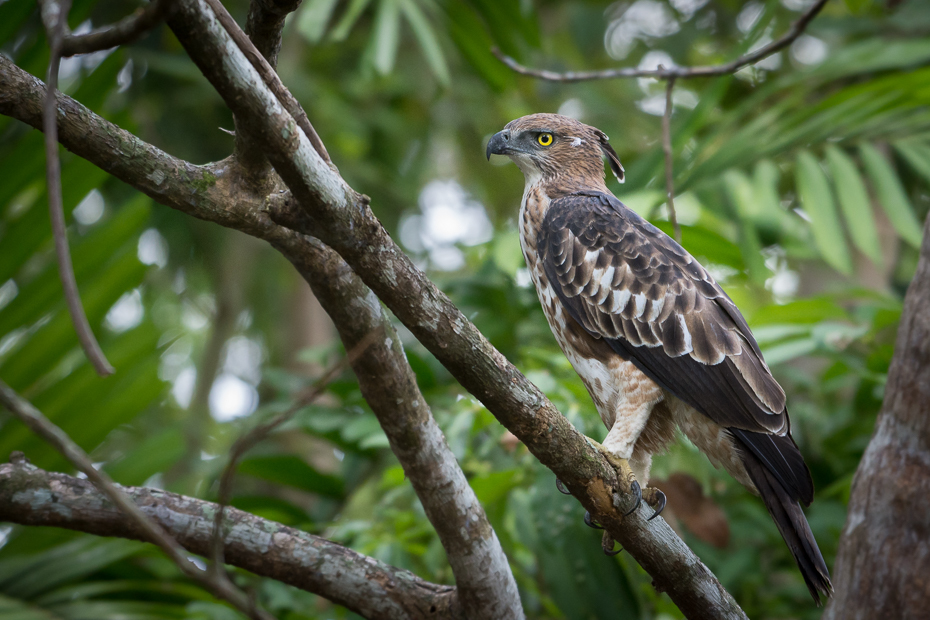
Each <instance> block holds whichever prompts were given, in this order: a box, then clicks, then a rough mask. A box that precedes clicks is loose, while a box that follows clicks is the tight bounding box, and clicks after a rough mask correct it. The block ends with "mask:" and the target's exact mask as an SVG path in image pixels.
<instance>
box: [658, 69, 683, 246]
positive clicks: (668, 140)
mask: <svg viewBox="0 0 930 620" xmlns="http://www.w3.org/2000/svg"><path fill="white" fill-rule="evenodd" d="M674 90H675V78H674V77H670V78H668V80H667V84H666V85H665V113H664V114H663V115H662V151H663V152H664V153H665V195H666V199H667V201H668V219H669V220H670V221H671V222H672V228H673V229H674V231H675V241H677V242H678V243H681V226H679V225H678V215H677V214H676V213H675V168H674V159H673V156H672V108H673V107H674V106H673V102H672V92H673V91H674Z"/></svg>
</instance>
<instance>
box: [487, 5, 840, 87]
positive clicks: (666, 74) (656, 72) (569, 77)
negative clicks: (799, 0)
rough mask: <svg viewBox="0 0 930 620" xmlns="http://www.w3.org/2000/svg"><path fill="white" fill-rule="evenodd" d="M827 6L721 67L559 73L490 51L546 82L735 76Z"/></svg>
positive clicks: (788, 41)
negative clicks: (766, 42) (766, 43)
mask: <svg viewBox="0 0 930 620" xmlns="http://www.w3.org/2000/svg"><path fill="white" fill-rule="evenodd" d="M826 3H827V0H816V2H814V4H812V5H811V6H810V8H808V9H807V10H806V11H805V12H804V13H803V14H802V15H801V17H799V18H798V19H797V20H796V21H795V22H794V23H793V24H791V28H789V29H788V32H786V33H785V34H784V35H782V36H781V37H780V38H778V39H776V40H774V41H772V42H771V43H769V44H768V45H764V46H762V47H760V48H759V49H757V50H756V51H754V52H751V53H749V54H745V55H743V56H740V57H739V58H737V59H736V60H732V61H730V62H727V63H724V64H722V65H711V66H705V67H669V68H665V67H659V68H656V69H636V68H626V67H625V68H622V69H603V70H601V71H566V72H565V73H558V72H556V71H547V70H545V69H533V68H530V67H526V66H524V65H521V64H520V63H518V62H517V61H516V60H514V59H513V58H511V57H510V56H507V55H506V54H504V53H503V52H501V51H500V50H499V49H497V48H493V49H492V50H491V51H493V52H494V55H495V56H497V58H498V59H499V60H500V61H501V62H503V63H504V64H505V65H507V66H508V67H510V68H511V69H513V70H514V71H516V72H517V73H519V74H520V75H526V76H529V77H535V78H539V79H541V80H549V81H551V82H584V81H587V80H611V79H614V78H640V77H651V78H658V79H668V78H680V79H688V78H697V77H714V76H718V75H729V74H731V73H736V72H737V71H739V70H740V69H742V68H743V67H747V66H749V65H753V64H755V63H757V62H759V61H760V60H765V59H766V58H768V57H769V56H771V55H772V54H775V53H778V52H780V51H781V50H783V49H785V48H786V47H788V46H789V45H791V44H792V43H794V41H795V39H797V38H798V37H799V36H801V34H802V33H803V32H804V30H806V29H807V25H808V24H810V23H811V21H812V20H813V19H814V18H815V17H816V16H817V14H818V13H820V10H821V9H822V8H823V7H824V5H825V4H826Z"/></svg>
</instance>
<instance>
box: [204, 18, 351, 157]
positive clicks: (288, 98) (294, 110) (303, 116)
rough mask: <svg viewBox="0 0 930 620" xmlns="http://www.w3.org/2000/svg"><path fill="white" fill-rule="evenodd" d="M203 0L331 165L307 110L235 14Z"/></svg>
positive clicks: (320, 154)
mask: <svg viewBox="0 0 930 620" xmlns="http://www.w3.org/2000/svg"><path fill="white" fill-rule="evenodd" d="M204 1H205V2H206V3H207V4H208V5H209V6H210V8H211V9H212V11H213V13H214V14H215V15H216V18H217V19H218V20H219V22H220V24H222V25H223V28H224V29H225V30H226V32H227V33H228V34H229V36H230V37H231V38H232V40H233V41H235V43H236V45H237V46H238V47H239V50H240V51H241V52H242V53H243V54H244V55H245V57H246V58H248V59H249V62H250V63H251V64H252V67H254V68H255V70H256V71H257V72H258V74H259V75H260V76H261V78H262V81H263V82H264V84H265V86H266V87H267V88H268V89H270V90H271V92H272V93H274V96H275V97H277V99H278V101H279V102H280V104H281V105H282V106H284V109H286V110H287V112H288V114H290V115H291V117H292V118H293V119H294V120H295V121H296V122H297V126H298V127H300V129H301V131H303V132H304V135H305V136H307V139H308V140H310V144H312V145H313V148H314V149H316V152H317V153H318V154H319V156H320V157H322V158H323V161H325V162H326V163H327V164H330V165H331V166H332V160H331V159H330V157H329V153H327V152H326V147H325V146H324V145H323V141H322V140H320V136H319V135H317V133H316V129H314V128H313V125H311V124H310V119H309V118H307V113H306V112H305V111H304V109H303V106H301V105H300V102H299V101H297V99H295V98H294V95H292V94H291V91H289V90H288V89H287V88H285V87H284V84H283V83H282V82H281V78H280V77H278V74H277V72H276V71H275V70H274V68H273V67H272V66H271V64H269V62H268V61H267V60H265V57H264V56H262V54H261V52H259V51H258V49H256V48H255V45H253V44H252V41H250V40H249V37H248V36H246V34H245V33H244V32H243V31H242V29H241V28H239V24H237V23H236V20H234V19H233V18H232V15H230V14H229V12H228V11H227V10H226V7H224V6H223V3H222V2H220V0H204ZM237 138H238V134H237Z"/></svg>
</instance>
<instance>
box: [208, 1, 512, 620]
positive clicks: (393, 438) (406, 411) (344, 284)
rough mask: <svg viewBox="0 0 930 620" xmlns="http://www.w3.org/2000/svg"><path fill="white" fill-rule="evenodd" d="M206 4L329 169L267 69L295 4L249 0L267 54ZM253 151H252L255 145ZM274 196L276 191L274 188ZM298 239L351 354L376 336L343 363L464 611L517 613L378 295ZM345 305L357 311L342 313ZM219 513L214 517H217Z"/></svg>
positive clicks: (300, 259) (484, 522)
mask: <svg viewBox="0 0 930 620" xmlns="http://www.w3.org/2000/svg"><path fill="white" fill-rule="evenodd" d="M207 2H208V4H209V5H210V7H211V8H212V9H213V11H214V13H216V15H217V16H218V17H219V20H220V23H221V24H222V25H223V27H224V28H225V29H226V31H227V33H228V34H229V35H230V36H231V37H232V38H233V40H234V41H235V42H236V44H237V45H238V47H239V49H240V50H241V51H242V52H243V54H245V56H246V57H247V58H248V59H249V61H250V62H251V63H252V66H253V67H254V68H255V69H256V71H258V72H259V74H260V75H261V76H262V78H263V80H264V82H265V85H266V86H267V87H268V88H270V89H271V90H272V92H274V93H275V96H276V97H277V99H278V101H279V102H280V103H281V104H282V105H283V106H284V107H285V109H287V110H288V112H289V113H290V114H291V116H292V117H293V118H294V119H296V120H297V124H298V125H299V126H300V128H301V130H302V131H303V132H304V135H305V136H306V137H307V138H308V139H309V140H310V142H311V144H313V147H314V149H315V150H316V152H317V154H319V156H320V157H321V158H323V160H324V161H326V162H327V163H328V164H330V165H331V164H332V162H331V160H330V158H329V154H328V153H327V152H326V147H325V146H324V145H323V142H322V141H321V140H320V138H319V136H318V135H317V133H316V131H315V130H314V128H313V126H312V125H311V124H310V121H309V119H308V118H307V116H306V113H305V112H304V110H303V108H302V107H301V106H300V104H299V103H298V102H297V101H296V99H294V97H293V96H292V95H291V93H290V91H288V90H287V89H286V88H284V86H283V84H282V83H281V81H280V79H279V78H278V76H277V73H275V71H274V67H273V65H274V63H275V60H276V54H277V48H278V47H280V28H283V25H284V23H283V20H280V19H278V18H277V17H276V16H275V15H274V14H272V13H271V11H272V10H276V11H286V10H287V9H289V8H290V7H291V6H293V8H296V5H292V4H291V3H290V2H288V3H282V4H280V5H278V6H275V7H274V8H273V9H272V8H270V7H269V6H267V5H266V4H263V3H262V2H261V0H253V2H252V3H251V7H250V11H249V24H248V26H247V27H248V28H251V29H254V30H256V31H258V33H259V40H258V43H259V44H261V45H262V46H263V47H266V48H268V47H269V46H271V45H272V44H273V42H274V41H277V43H276V44H275V45H276V47H275V48H274V50H273V54H271V51H272V50H270V49H266V50H264V51H259V49H258V48H257V47H256V46H255V45H253V42H252V41H250V40H249V38H247V37H246V36H245V34H244V33H243V32H242V30H240V29H239V26H238V25H237V24H236V23H235V21H234V20H233V19H232V17H231V16H230V15H229V14H228V13H227V12H226V10H225V8H224V7H223V5H222V4H221V3H220V2H219V0H207ZM275 27H277V28H278V31H277V33H275V32H274V28H275ZM252 146H254V145H253V144H251V140H250V138H249V136H248V134H246V133H243V134H242V135H237V149H238V150H239V151H240V152H241V149H242V148H243V147H244V148H251V147H252ZM256 151H257V152H261V150H260V149H256ZM333 169H334V170H335V167H334V166H333ZM274 196H279V197H280V196H281V194H275V195H274ZM300 242H301V243H300V244H301V245H306V244H308V243H309V244H311V245H312V247H313V248H315V249H316V250H317V254H318V256H317V257H316V258H315V260H313V261H307V260H306V252H300V251H297V252H289V251H288V249H287V247H284V246H279V248H278V249H279V250H281V251H282V253H284V254H285V256H288V257H289V258H291V260H292V262H294V265H295V266H296V267H297V269H298V271H300V272H301V274H303V275H304V277H305V279H306V280H307V282H308V283H309V284H310V286H311V288H312V289H313V292H314V295H315V296H316V297H317V299H319V300H320V301H321V304H322V305H323V307H324V308H325V310H326V311H327V313H328V314H329V315H330V317H331V318H332V320H333V322H334V324H335V325H336V328H337V330H338V331H339V335H340V338H341V339H342V342H343V344H344V345H345V347H346V349H347V350H349V351H357V350H358V348H359V347H363V346H364V348H365V349H366V351H367V350H368V349H369V346H370V345H371V344H372V343H371V342H370V340H371V338H372V335H373V334H377V335H379V336H381V341H380V342H378V343H377V344H376V345H375V346H373V347H371V352H370V354H366V355H365V356H362V357H358V356H355V355H353V354H350V358H352V359H350V360H349V361H350V362H351V363H352V368H353V370H354V371H355V374H356V376H357V377H358V378H359V386H360V388H361V391H362V394H363V396H364V397H365V400H366V401H367V402H368V403H369V405H370V406H371V408H372V411H373V412H374V413H375V415H376V416H377V418H378V421H379V423H380V425H381V427H382V429H383V430H384V431H385V434H386V435H387V437H388V441H389V442H390V445H391V449H392V450H393V452H394V455H395V456H396V457H397V459H398V461H400V463H401V465H402V466H403V468H404V472H405V474H406V476H407V478H408V479H409V480H410V482H411V484H412V486H413V488H414V490H415V491H416V493H417V497H419V498H420V501H421V503H422V505H423V507H424V510H425V512H426V515H427V518H429V520H430V523H432V525H433V527H434V529H435V530H436V533H437V534H438V536H439V539H440V541H441V542H442V545H443V548H444V549H445V550H446V555H447V558H448V560H449V564H450V566H451V567H452V572H453V574H454V575H455V582H456V584H457V585H458V592H459V600H460V601H461V605H462V609H463V610H464V612H465V614H466V616H468V617H469V618H495V619H497V618H500V619H510V618H513V619H519V618H523V609H522V606H521V603H520V594H519V592H518V590H517V584H516V581H515V580H514V578H513V573H512V571H511V570H510V566H509V564H508V562H507V558H506V556H505V555H504V551H503V549H502V548H501V545H500V541H499V540H498V538H497V534H496V533H495V532H494V529H493V528H492V527H491V524H490V523H489V522H488V519H487V515H485V513H484V509H483V508H482V507H481V504H480V503H479V502H478V498H477V497H476V496H475V494H474V492H473V491H472V489H471V487H470V486H469V485H468V481H467V480H466V478H465V474H464V473H463V472H462V470H461V468H460V467H459V465H458V462H457V461H456V459H455V456H454V455H453V454H452V451H451V450H450V449H449V447H448V445H447V444H446V441H445V437H444V436H443V434H442V431H441V430H440V429H439V426H438V425H437V424H436V421H435V419H434V418H433V416H432V414H431V412H430V410H429V407H428V405H427V404H426V400H425V399H424V398H423V395H422V394H421V393H420V390H419V388H418V387H417V384H416V377H415V375H414V374H413V370H412V369H411V368H410V365H409V364H408V363H407V358H406V355H405V354H404V351H403V346H402V344H401V342H400V339H399V338H398V336H397V333H396V332H395V330H394V327H393V325H392V324H391V321H390V319H389V318H388V317H387V316H386V315H385V314H384V313H383V312H382V309H381V305H380V303H378V300H377V297H376V296H375V295H374V294H373V293H372V292H371V291H370V290H369V289H368V287H366V286H365V285H364V284H363V283H362V282H361V280H359V279H358V277H357V276H356V275H355V274H354V273H353V272H352V270H351V269H350V268H349V267H348V265H346V264H345V261H343V260H342V258H341V257H340V256H339V255H338V254H336V253H335V252H333V251H332V250H331V249H329V248H327V247H326V246H325V245H323V244H322V243H318V242H317V241H316V240H315V239H313V238H312V237H308V238H305V239H301V240H300ZM346 308H355V309H356V310H355V311H354V312H352V313H348V314H347V313H346V311H345V310H346ZM286 417H287V414H284V415H282V416H279V417H278V418H277V419H279V420H283V419H285V418H286ZM237 443H238V442H237ZM240 453H241V452H240ZM235 459H236V450H234V451H233V456H232V457H231V460H230V467H228V468H227V470H226V471H227V472H228V471H231V467H232V466H233V464H234V462H235ZM224 483H225V484H224ZM224 487H225V488H226V489H227V490H228V476H227V475H226V472H224V475H223V480H221V484H220V488H221V500H222V498H224V497H225V494H224V493H223V490H224ZM223 503H225V502H223ZM219 519H220V517H219V516H218V517H217V522H219ZM217 557H219V553H218V554H217Z"/></svg>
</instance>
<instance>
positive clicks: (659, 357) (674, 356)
mask: <svg viewBox="0 0 930 620" xmlns="http://www.w3.org/2000/svg"><path fill="white" fill-rule="evenodd" d="M538 245H539V249H540V254H541V259H542V262H543V265H544V268H545V271H546V275H547V277H548V279H549V282H550V284H551V286H552V287H553V288H554V290H555V291H556V293H557V294H558V296H559V299H560V300H561V301H562V303H563V305H564V306H565V307H566V309H567V310H568V313H569V314H570V315H571V316H572V318H574V319H575V320H576V321H577V322H578V323H579V324H580V325H581V326H582V327H583V328H584V329H585V330H586V331H587V332H588V333H590V334H591V335H592V336H594V337H596V338H602V339H604V341H605V342H607V343H608V344H609V345H610V346H611V348H613V350H614V351H616V352H617V353H618V354H620V355H622V356H623V357H624V358H626V359H629V360H630V361H632V362H633V363H635V364H636V365H637V367H639V368H640V369H641V370H642V371H643V372H644V373H646V374H647V375H648V376H649V377H650V378H652V379H653V380H654V381H656V383H658V384H659V385H661V386H662V387H664V388H665V389H667V390H669V391H670V392H672V393H673V394H675V395H676V396H677V397H678V398H680V399H681V400H683V401H685V402H686V403H688V404H689V405H691V406H692V407H694V408H695V409H697V410H698V411H700V412H701V413H703V414H705V415H707V416H708V417H710V418H711V419H712V420H714V421H715V422H717V423H718V424H721V425H722V426H725V427H727V428H728V429H730V431H731V432H732V433H733V435H734V436H735V437H737V438H738V439H739V440H740V441H741V443H742V444H744V445H745V446H746V447H747V448H749V450H751V451H752V453H753V454H755V455H756V456H757V457H758V458H759V459H760V460H761V461H762V462H763V463H764V464H765V466H766V467H767V468H768V469H769V470H770V471H771V472H772V473H773V474H774V475H775V476H776V477H777V478H778V480H779V481H780V482H781V483H782V485H783V486H784V487H785V488H786V489H787V490H789V492H791V493H792V495H794V496H795V497H797V498H798V499H800V500H802V501H804V502H805V503H810V501H811V499H812V498H813V484H812V482H811V479H810V473H809V472H808V470H807V466H806V465H805V464H804V461H803V459H802V458H801V454H800V452H799V451H798V449H797V446H796V445H795V444H794V441H793V440H792V439H791V437H790V435H789V434H788V432H789V421H788V414H787V411H786V409H785V393H784V391H783V390H782V389H781V386H779V385H778V383H777V382H776V381H775V379H774V377H772V374H771V373H770V372H769V369H768V367H767V366H766V364H765V362H764V361H763V359H762V353H761V352H760V350H759V346H758V344H756V341H755V339H754V338H753V337H752V333H751V332H750V331H749V327H748V325H747V324H746V321H745V319H743V316H742V315H741V314H740V312H739V310H738V309H737V308H736V306H735V305H734V304H733V302H732V301H731V300H730V298H729V297H727V295H726V293H724V292H723V289H721V288H720V286H719V285H718V284H717V283H716V282H715V281H714V279H713V278H712V277H711V276H710V274H708V273H707V270H705V269H704V268H703V267H702V266H701V265H700V263H698V262H697V261H696V260H695V259H694V258H693V257H692V256H691V255H690V254H688V252H687V251H685V250H684V248H682V247H681V246H680V245H678V244H677V243H675V241H673V240H672V239H670V238H669V237H668V236H667V235H665V234H664V233H663V232H662V231H660V230H659V229H657V228H656V227H654V226H652V225H651V224H649V223H648V222H647V221H645V220H644V219H642V218H641V217H639V216H638V215H637V214H636V213H634V212H633V211H630V210H629V209H627V208H626V207H625V206H623V205H622V204H621V203H620V201H619V200H617V199H616V198H615V197H613V196H611V195H609V194H603V193H600V192H580V193H576V194H571V195H568V196H564V197H562V198H559V199H557V200H555V201H553V202H552V204H550V206H549V210H548V212H547V214H546V218H545V220H544V222H543V225H542V230H541V232H540V238H539V244H538Z"/></svg>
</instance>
